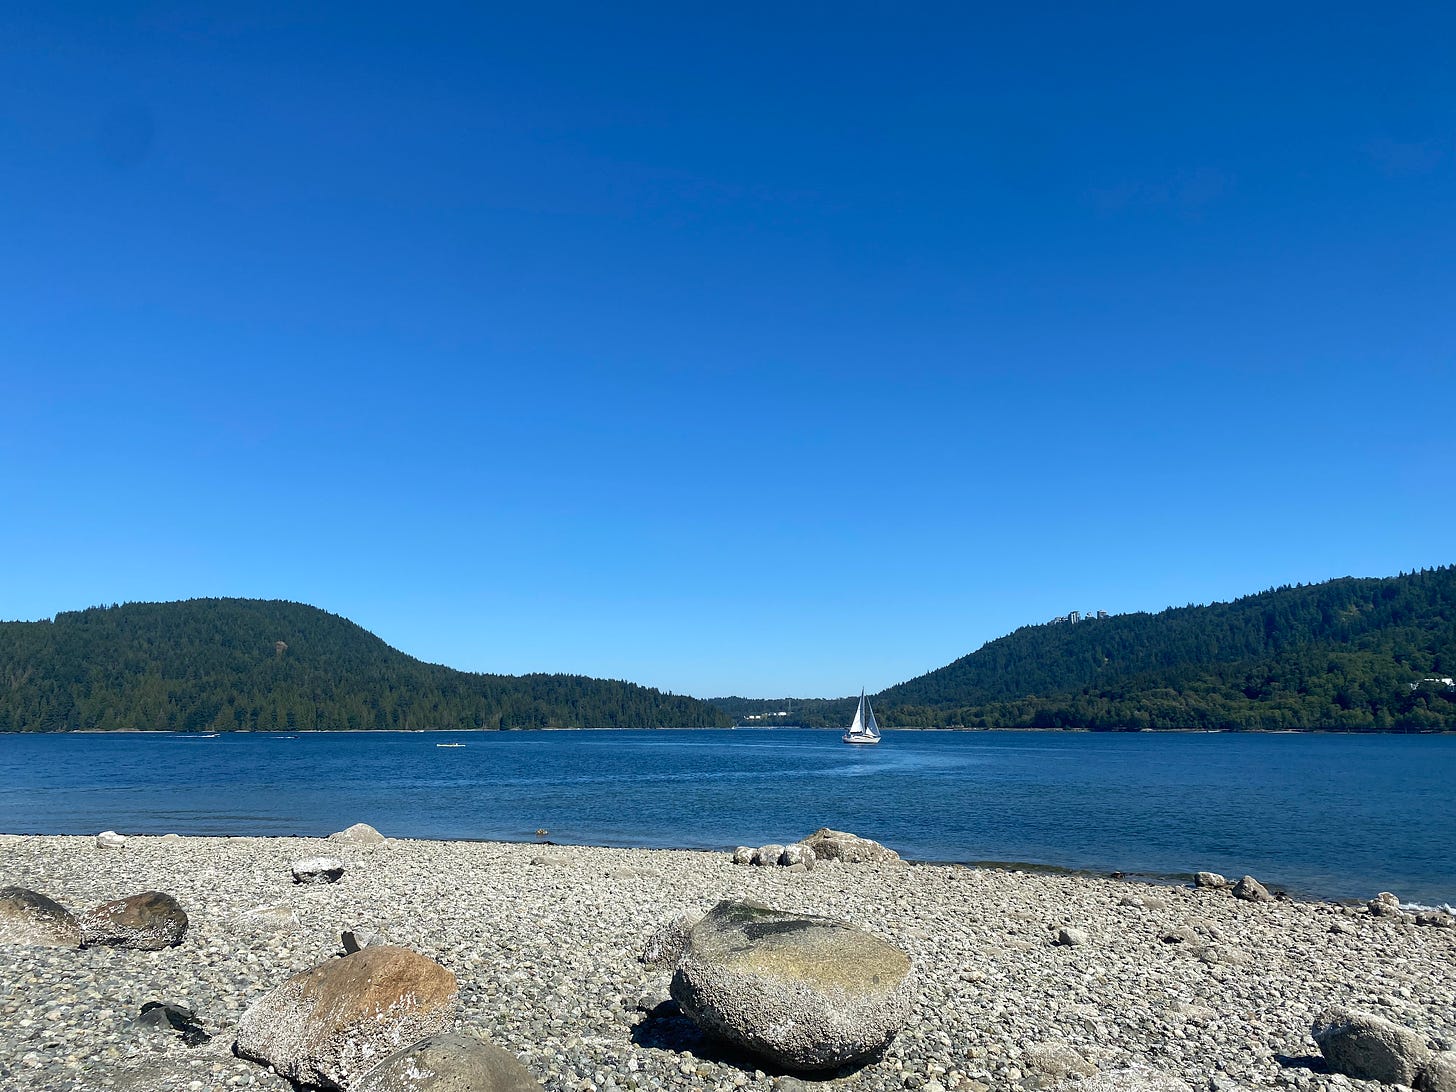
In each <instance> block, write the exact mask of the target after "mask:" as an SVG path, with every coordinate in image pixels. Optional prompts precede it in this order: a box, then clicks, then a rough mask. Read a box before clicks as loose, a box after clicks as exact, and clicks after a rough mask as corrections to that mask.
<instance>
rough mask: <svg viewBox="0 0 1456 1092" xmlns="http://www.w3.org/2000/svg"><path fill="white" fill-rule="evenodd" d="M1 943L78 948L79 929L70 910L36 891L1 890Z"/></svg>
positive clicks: (15, 888)
mask: <svg viewBox="0 0 1456 1092" xmlns="http://www.w3.org/2000/svg"><path fill="white" fill-rule="evenodd" d="M0 944H29V945H31V946H32V947H37V948H79V947H80V946H81V927H80V925H78V924H77V923H76V919H75V918H74V917H72V916H71V912H70V911H69V910H67V909H66V908H65V907H64V906H62V905H61V904H60V903H58V902H56V901H54V900H53V899H48V898H46V896H44V895H42V894H41V893H40V892H39V891H30V890H27V889H26V888H24V887H0Z"/></svg>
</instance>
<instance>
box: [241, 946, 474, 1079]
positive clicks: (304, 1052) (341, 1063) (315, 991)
mask: <svg viewBox="0 0 1456 1092" xmlns="http://www.w3.org/2000/svg"><path fill="white" fill-rule="evenodd" d="M457 996H458V986H457V984H456V981H455V976H454V975H453V974H451V973H450V972H449V971H448V970H446V969H445V968H444V967H442V966H440V965H439V964H438V963H436V962H435V961H434V960H432V959H426V958H425V957H424V956H422V955H419V954H417V953H415V952H411V951H409V950H407V949H405V948H394V947H387V946H386V947H378V948H365V949H364V950H363V951H361V952H356V953H354V954H353V955H348V956H345V957H343V958H342V959H334V960H330V961H329V962H327V963H323V964H320V965H319V966H317V967H314V968H313V969H312V970H308V971H303V972H300V973H299V974H296V975H294V976H293V977H292V978H290V979H288V980H287V981H285V982H283V983H282V984H281V985H279V986H276V987H274V988H273V989H272V990H270V991H269V992H268V993H266V994H264V995H263V997H261V998H260V999H259V1000H258V1001H257V1002H256V1003H254V1005H253V1006H252V1007H251V1008H250V1009H248V1011H247V1012H245V1013H243V1017H242V1019H241V1020H240V1021H239V1022H238V1039H237V1049H238V1053H240V1054H242V1055H244V1056H246V1057H249V1058H254V1059H256V1060H258V1061H260V1062H265V1063H267V1064H268V1065H271V1066H272V1067H273V1068H274V1069H275V1070H277V1072H278V1073H280V1074H282V1075H283V1076H285V1077H287V1078H288V1079H289V1080H292V1081H298V1082H300V1083H303V1084H321V1085H323V1086H324V1087H326V1088H351V1087H352V1086H353V1084H354V1083H355V1082H356V1081H357V1080H358V1078H360V1077H362V1076H363V1075H364V1074H365V1073H367V1072H368V1071H369V1070H371V1069H373V1068H374V1067H375V1066H376V1065H378V1064H379V1062H380V1061H381V1060H382V1059H384V1058H385V1057H387V1056H388V1055H390V1054H393V1053H394V1052H395V1051H397V1050H399V1049H400V1048H401V1047H404V1046H408V1045H409V1044H411V1043H415V1042H418V1041H419V1040H421V1039H423V1038H424V1037H425V1036H427V1035H433V1034H436V1033H437V1032H441V1031H444V1030H445V1028H446V1027H448V1026H449V1024H450V1021H451V1020H452V1019H453V1018H454V1015H455V1005H456V999H457Z"/></svg>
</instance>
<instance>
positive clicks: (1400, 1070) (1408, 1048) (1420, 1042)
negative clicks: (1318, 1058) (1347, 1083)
mask: <svg viewBox="0 0 1456 1092" xmlns="http://www.w3.org/2000/svg"><path fill="white" fill-rule="evenodd" d="M1310 1034H1311V1035H1312V1036H1313V1037H1314V1041H1315V1043H1316V1044H1318V1046H1319V1048H1320V1053H1321V1054H1323V1055H1324V1056H1325V1061H1326V1062H1327V1063H1328V1064H1329V1067H1330V1068H1331V1069H1332V1070H1334V1071H1335V1072H1336V1073H1343V1074H1345V1076H1347V1077H1354V1078H1356V1079H1357V1080H1362V1081H1379V1082H1380V1083H1381V1084H1404V1085H1412V1084H1414V1083H1415V1080H1416V1077H1417V1076H1418V1075H1419V1074H1420V1073H1421V1071H1422V1070H1423V1068H1424V1067H1425V1064H1426V1062H1427V1061H1428V1060H1429V1058H1430V1053H1431V1052H1430V1048H1429V1047H1427V1046H1426V1041H1425V1040H1424V1039H1423V1038H1421V1036H1419V1035H1417V1034H1416V1033H1415V1032H1414V1031H1412V1030H1411V1029H1410V1028H1406V1027H1401V1025H1399V1024H1395V1023H1392V1022H1391V1021H1389V1020H1387V1019H1385V1018H1384V1017H1382V1016H1376V1015H1375V1014H1374V1013H1369V1012H1357V1011H1355V1010H1353V1009H1345V1008H1332V1009H1326V1010H1325V1011H1324V1012H1322V1013H1320V1015H1319V1016H1318V1017H1316V1018H1315V1022H1314V1027H1313V1029H1312V1030H1311V1031H1310Z"/></svg>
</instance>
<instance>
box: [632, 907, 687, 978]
mask: <svg viewBox="0 0 1456 1092" xmlns="http://www.w3.org/2000/svg"><path fill="white" fill-rule="evenodd" d="M702 920H703V912H702V911H701V910H699V909H697V908H696V907H694V908H691V909H688V910H684V911H683V912H682V913H680V914H677V915H675V916H674V917H673V918H672V919H671V920H669V921H667V922H664V923H663V924H662V925H661V926H660V927H659V928H658V929H657V930H656V932H654V933H653V934H652V936H650V937H648V938H647V943H646V944H645V945H643V948H642V953H641V955H639V956H638V957H637V958H638V960H639V961H640V962H642V963H645V964H647V965H648V966H649V967H661V966H664V965H665V964H669V963H676V962H677V961H678V959H680V958H681V957H682V954H683V949H684V948H686V947H687V943H688V934H690V933H691V932H692V931H693V926H695V925H697V924H698V922H700V921H702Z"/></svg>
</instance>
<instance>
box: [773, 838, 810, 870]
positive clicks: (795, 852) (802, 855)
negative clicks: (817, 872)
mask: <svg viewBox="0 0 1456 1092" xmlns="http://www.w3.org/2000/svg"><path fill="white" fill-rule="evenodd" d="M818 861H819V857H818V855H817V854H815V852H814V851H813V850H812V849H810V848H809V847H808V846H806V845H805V844H804V843H803V842H795V843H794V844H793V845H791V846H784V851H783V852H782V853H780V854H779V864H781V865H783V866H784V867H785V868H793V867H795V866H796V865H800V866H802V867H803V868H804V869H805V870H806V871H807V870H808V869H811V868H813V867H814V865H815V864H817V863H818Z"/></svg>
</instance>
